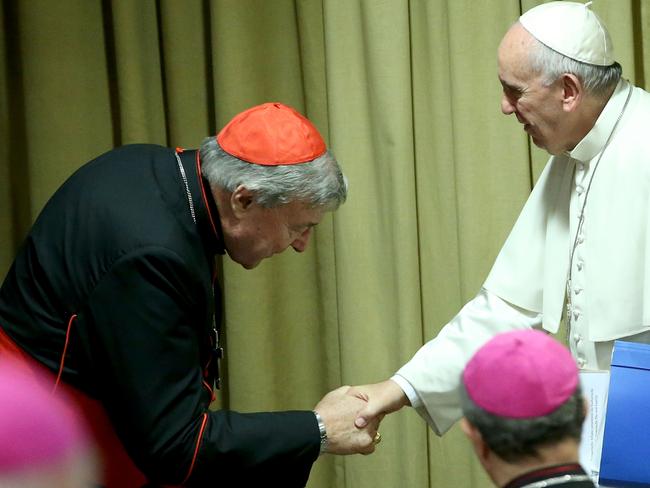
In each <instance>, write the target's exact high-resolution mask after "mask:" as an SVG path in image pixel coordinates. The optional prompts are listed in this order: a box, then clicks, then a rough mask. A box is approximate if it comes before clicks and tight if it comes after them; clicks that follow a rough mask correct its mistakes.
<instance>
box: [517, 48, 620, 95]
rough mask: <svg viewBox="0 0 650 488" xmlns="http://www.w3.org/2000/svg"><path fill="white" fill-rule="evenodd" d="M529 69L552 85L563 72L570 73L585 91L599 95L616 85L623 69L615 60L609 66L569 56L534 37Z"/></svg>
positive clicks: (545, 83)
mask: <svg viewBox="0 0 650 488" xmlns="http://www.w3.org/2000/svg"><path fill="white" fill-rule="evenodd" d="M528 61H529V63H530V67H531V69H532V70H533V71H534V72H536V73H540V74H541V75H542V77H543V80H542V83H543V84H544V85H546V86H549V85H552V84H553V83H554V82H555V81H556V80H557V79H558V78H559V77H560V76H562V75H563V74H564V73H571V74H574V75H576V76H577V77H578V79H579V80H580V81H581V82H582V85H583V86H584V88H585V91H586V92H587V93H590V94H592V95H594V96H596V97H601V96H603V95H605V94H607V93H609V91H610V90H611V89H612V88H614V87H615V86H616V84H617V83H618V81H619V80H620V78H621V73H622V71H623V69H622V68H621V65H620V64H619V63H617V62H615V63H614V64H612V65H610V66H596V65H594V64H588V63H583V62H581V61H576V60H575V59H572V58H569V57H568V56H565V55H564V54H560V53H559V52H557V51H554V50H553V49H551V48H550V47H548V46H545V45H544V44H542V43H541V42H539V41H538V40H537V39H535V38H534V37H533V38H532V43H531V46H530V50H529V52H528Z"/></svg>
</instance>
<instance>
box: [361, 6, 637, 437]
mask: <svg viewBox="0 0 650 488" xmlns="http://www.w3.org/2000/svg"><path fill="white" fill-rule="evenodd" d="M498 65H499V80H500V82H501V84H502V86H503V96H502V100H501V110H502V111H503V113H504V114H506V115H510V114H514V115H515V116H516V117H517V120H518V121H519V122H520V123H522V124H523V126H524V130H525V131H526V132H527V133H528V135H529V136H530V137H531V138H532V140H533V142H534V143H535V144H536V145H537V146H539V147H541V148H543V149H545V150H546V151H548V152H549V153H550V154H551V157H550V159H549V161H548V163H547V165H546V167H545V169H544V171H543V173H542V175H541V176H540V178H539V181H538V182H537V184H536V185H535V188H534V189H533V191H532V193H531V195H530V197H529V199H528V201H527V203H526V205H525V206H524V209H523V210H522V212H521V214H520V216H519V218H518V220H517V222H516V224H515V226H514V228H513V230H512V232H511V234H510V236H509V237H508V239H507V240H506V243H505V245H504V246H503V248H502V249H501V252H500V253H499V255H498V257H497V259H496V262H495V264H494V266H493V268H492V270H491V272H490V274H489V276H488V278H487V280H486V281H485V283H484V284H483V287H482V288H481V290H480V292H479V293H478V295H477V296H476V297H475V298H474V299H473V300H471V301H470V302H469V303H467V304H466V305H465V306H464V307H463V308H462V310H461V311H460V312H459V313H458V315H456V316H455V317H454V318H453V319H452V320H451V321H450V322H449V323H448V324H447V325H446V326H445V327H444V328H443V329H442V331H441V332H440V334H439V335H438V336H437V337H436V338H434V339H432V340H431V341H429V342H428V343H427V344H425V345H424V346H423V347H422V348H421V349H420V350H419V351H418V352H417V353H416V354H415V356H413V358H412V359H411V360H410V361H409V362H408V363H407V364H405V365H404V366H403V367H402V368H401V369H400V370H399V371H398V372H397V373H396V374H395V375H394V376H393V377H392V378H391V379H390V380H387V381H384V382H381V383H376V384H373V385H365V386H360V387H356V389H355V390H354V392H355V393H357V394H359V395H363V396H364V397H367V398H369V403H368V406H367V408H366V409H365V410H364V411H362V412H361V414H360V417H359V418H358V419H357V421H356V424H357V426H362V425H364V424H365V422H366V421H367V420H368V419H370V418H372V417H374V416H375V415H377V414H380V413H388V412H392V411H395V410H398V409H399V408H401V407H402V406H404V405H408V404H410V405H412V406H413V407H414V408H416V410H417V411H418V413H419V414H420V415H421V416H422V417H423V418H424V419H425V420H426V421H427V422H428V423H429V425H430V426H431V427H432V428H433V430H434V431H436V432H437V433H438V434H442V433H444V432H445V431H447V430H448V429H449V428H450V427H451V426H452V424H453V423H454V422H455V421H457V420H458V419H460V417H461V410H460V407H459V404H458V392H457V388H458V384H459V378H460V374H461V371H462V370H463V368H464V366H465V364H466V362H467V361H468V360H469V358H470V357H471V356H472V354H474V352H475V351H476V350H477V349H478V348H479V347H480V346H481V345H483V344H484V343H485V342H486V341H487V340H488V339H490V338H491V337H492V336H494V335H495V334H497V333H499V332H504V331H507V330H513V329H523V328H541V329H545V330H547V331H549V332H551V333H554V332H557V330H558V326H559V324H560V320H561V318H562V315H563V313H564V314H565V318H566V321H567V324H568V327H569V342H570V344H569V345H570V349H571V352H572V354H573V357H574V358H575V359H576V362H577V363H578V366H579V367H580V368H581V369H588V370H604V369H609V366H610V356H611V350H612V346H613V341H614V340H615V339H624V340H626V341H636V342H645V343H650V226H649V225H648V218H649V216H650V129H649V127H650V94H649V93H648V92H646V91H644V90H642V89H640V88H637V87H634V86H632V85H631V84H630V83H628V82H627V81H626V80H624V79H622V78H621V66H620V64H618V63H617V62H615V60H614V51H613V47H612V42H611V39H610V36H609V33H608V32H607V29H606V27H605V26H604V25H603V23H602V21H601V20H600V19H599V18H598V16H597V15H596V14H595V13H593V12H592V11H591V10H590V8H589V6H588V5H583V4H580V3H574V2H550V3H546V4H542V5H540V6H538V7H535V8H533V9H531V10H529V11H528V12H526V13H525V14H523V15H522V16H521V17H520V18H519V21H518V22H516V23H515V24H514V25H513V26H512V27H511V28H510V29H509V30H508V32H507V33H506V35H505V36H504V38H503V40H502V41H501V45H500V46H499V51H498ZM565 303H566V307H565V306H564V305H565Z"/></svg>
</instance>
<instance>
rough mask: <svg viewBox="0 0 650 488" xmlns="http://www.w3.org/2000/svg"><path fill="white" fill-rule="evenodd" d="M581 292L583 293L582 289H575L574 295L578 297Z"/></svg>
mask: <svg viewBox="0 0 650 488" xmlns="http://www.w3.org/2000/svg"><path fill="white" fill-rule="evenodd" d="M581 291H582V288H577V287H576V288H574V290H573V293H575V294H576V295H580V292H581Z"/></svg>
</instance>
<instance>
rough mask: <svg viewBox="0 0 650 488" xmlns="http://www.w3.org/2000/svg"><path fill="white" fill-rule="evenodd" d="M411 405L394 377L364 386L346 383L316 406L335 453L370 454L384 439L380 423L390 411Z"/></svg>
mask: <svg viewBox="0 0 650 488" xmlns="http://www.w3.org/2000/svg"><path fill="white" fill-rule="evenodd" d="M406 405H409V400H408V398H407V397H406V395H405V394H404V392H403V391H402V389H401V388H400V387H399V386H398V385H397V383H395V382H394V381H392V380H386V381H382V382H381V383H374V384H371V385H363V386H353V387H350V386H342V387H340V388H337V389H336V390H333V391H331V392H329V393H328V394H327V395H325V396H324V397H323V398H322V400H321V401H320V402H318V405H316V406H315V407H314V411H315V412H317V413H318V414H319V415H320V417H321V419H322V420H323V423H324V424H325V430H326V432H327V449H326V451H325V452H328V453H331V454H370V453H372V452H374V451H375V447H376V445H377V444H379V441H380V440H381V435H380V434H379V432H378V429H379V423H380V422H381V420H382V419H383V418H384V416H385V415H386V414H388V413H391V412H395V411H397V410H399V409H400V408H402V407H404V406H406Z"/></svg>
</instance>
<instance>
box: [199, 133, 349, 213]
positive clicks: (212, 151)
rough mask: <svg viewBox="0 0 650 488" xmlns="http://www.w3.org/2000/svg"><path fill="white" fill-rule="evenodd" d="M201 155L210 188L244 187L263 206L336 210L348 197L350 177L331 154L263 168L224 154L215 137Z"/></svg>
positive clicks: (327, 153) (204, 144) (202, 147)
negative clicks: (297, 205)
mask: <svg viewBox="0 0 650 488" xmlns="http://www.w3.org/2000/svg"><path fill="white" fill-rule="evenodd" d="M200 152H201V168H202V172H203V175H204V176H205V177H206V178H207V179H208V181H209V182H210V184H211V185H212V184H214V185H217V186H219V187H220V188H223V189H225V190H227V191H229V192H233V191H234V190H235V189H236V188H237V187H238V186H239V185H243V186H245V187H246V188H247V189H248V190H250V191H252V192H253V193H254V197H253V198H254V199H255V202H256V203H258V204H259V205H261V206H263V207H268V208H271V207H277V206H280V205H284V204H287V203H290V202H292V201H303V202H305V203H306V204H307V205H309V206H311V207H317V208H324V209H325V210H336V209H337V208H338V207H339V206H340V205H341V204H343V203H344V202H345V199H346V198H347V189H348V183H347V178H346V177H345V176H344V175H343V173H342V172H341V169H340V167H339V165H338V163H337V161H336V159H335V158H334V156H333V155H332V154H331V153H330V151H326V152H325V153H324V154H323V155H322V156H319V157H317V158H316V159H314V160H312V161H309V162H306V163H300V164H292V165H280V166H264V165H260V164H253V163H248V162H246V161H242V160H241V159H238V158H236V157H234V156H232V155H230V154H228V153H227V152H225V151H224V150H223V149H222V148H221V147H220V146H219V143H218V142H217V140H216V137H206V138H205V139H204V140H203V142H202V143H201V148H200Z"/></svg>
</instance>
